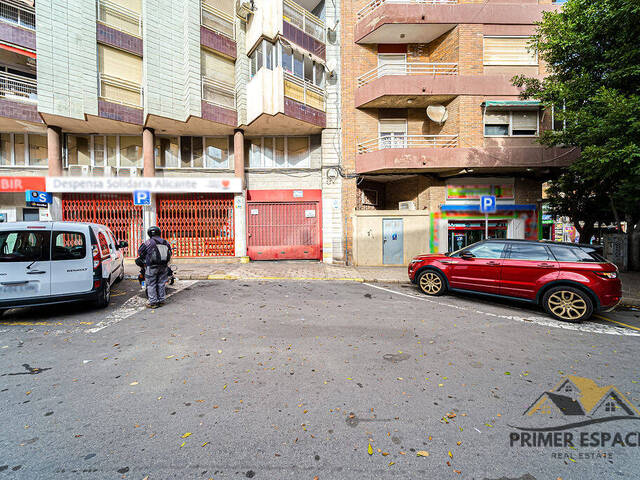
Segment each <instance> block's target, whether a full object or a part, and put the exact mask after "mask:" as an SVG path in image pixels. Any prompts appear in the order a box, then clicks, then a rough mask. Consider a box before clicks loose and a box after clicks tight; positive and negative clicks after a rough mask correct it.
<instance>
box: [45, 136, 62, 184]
mask: <svg viewBox="0 0 640 480" xmlns="http://www.w3.org/2000/svg"><path fill="white" fill-rule="evenodd" d="M47 150H48V156H49V172H48V174H49V176H50V177H61V176H62V129H61V128H60V127H47Z"/></svg>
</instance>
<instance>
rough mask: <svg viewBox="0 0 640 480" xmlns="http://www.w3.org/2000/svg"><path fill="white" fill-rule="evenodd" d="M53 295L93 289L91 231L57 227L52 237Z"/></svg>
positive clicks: (64, 225)
mask: <svg viewBox="0 0 640 480" xmlns="http://www.w3.org/2000/svg"><path fill="white" fill-rule="evenodd" d="M51 273H52V276H51V278H52V280H51V294H52V295H70V294H74V293H82V292H88V291H89V290H91V289H92V288H93V257H92V255H91V240H90V239H89V227H88V226H84V225H75V226H71V225H68V224H64V223H57V224H54V226H53V232H52V234H51Z"/></svg>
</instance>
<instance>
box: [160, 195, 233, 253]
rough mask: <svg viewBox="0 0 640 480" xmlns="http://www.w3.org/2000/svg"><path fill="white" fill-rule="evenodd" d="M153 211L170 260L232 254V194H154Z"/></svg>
mask: <svg viewBox="0 0 640 480" xmlns="http://www.w3.org/2000/svg"><path fill="white" fill-rule="evenodd" d="M157 210H158V226H159V227H160V230H162V235H163V236H164V238H166V239H167V240H168V241H169V243H171V247H172V249H173V256H174V257H176V258H180V257H182V258H184V257H223V256H231V257H232V256H234V255H235V240H234V238H235V237H234V226H233V195H226V194H175V195H158V198H157Z"/></svg>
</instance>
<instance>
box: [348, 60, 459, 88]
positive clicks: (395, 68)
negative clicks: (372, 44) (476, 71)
mask: <svg viewBox="0 0 640 480" xmlns="http://www.w3.org/2000/svg"><path fill="white" fill-rule="evenodd" d="M457 74H458V64H457V63H423V62H405V63H394V64H387V65H379V66H377V67H376V68H374V69H372V70H369V71H368V72H367V73H365V74H364V75H361V76H359V77H358V87H362V86H364V85H366V84H368V83H369V82H372V81H373V80H375V79H377V78H380V77H385V76H387V75H402V76H404V75H430V76H436V75H457Z"/></svg>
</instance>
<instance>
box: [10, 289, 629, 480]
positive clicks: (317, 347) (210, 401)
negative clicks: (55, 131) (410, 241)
mask: <svg viewBox="0 0 640 480" xmlns="http://www.w3.org/2000/svg"><path fill="white" fill-rule="evenodd" d="M114 293H115V296H114V301H113V303H112V305H110V306H109V307H108V308H107V309H105V310H101V311H97V310H92V309H90V308H88V307H87V306H83V305H77V306H64V307H56V308H40V309H25V310H13V311H10V312H8V313H7V314H5V315H4V316H3V317H1V318H0V376H1V377H2V382H1V383H0V412H1V414H0V415H1V416H2V417H1V418H2V422H1V424H2V426H3V435H2V436H1V437H0V478H1V477H3V476H4V477H7V478H21V479H29V480H32V479H58V478H59V479H67V478H73V479H76V478H77V479H103V478H104V479H108V478H114V479H115V478H131V479H144V478H147V479H148V480H154V479H173V478H176V479H187V478H188V479H192V478H193V479H199V478H202V479H209V478H214V479H227V478H256V479H259V478H265V479H278V480H280V479H296V480H299V479H314V478H316V477H317V478H318V479H319V480H320V479H323V480H324V479H365V478H366V479H369V478H371V479H386V478H393V479H405V478H406V479H422V478H437V479H447V478H464V479H467V478H477V479H485V478H486V479H499V478H500V479H502V478H508V479H523V480H531V479H537V480H542V479H557V478H562V479H565V480H566V479H575V478H580V479H592V478H593V479H602V478H607V479H609V478H622V479H630V478H638V465H639V464H640V463H639V459H640V448H638V447H634V446H624V447H623V446H620V445H619V444H618V445H610V444H605V445H603V446H596V447H582V446H579V445H576V447H575V448H570V447H564V446H556V447H535V446H526V445H525V446H521V445H520V443H518V442H517V441H514V442H515V444H514V445H511V443H512V440H513V439H514V437H513V436H514V435H515V434H519V435H521V434H522V432H524V430H518V429H517V428H516V427H521V428H525V427H526V428H533V427H535V428H548V427H550V426H561V425H564V424H567V423H575V422H579V421H583V420H585V419H587V420H588V419H589V418H590V417H589V416H588V415H587V416H585V415H577V414H576V415H574V416H571V417H570V416H568V415H565V414H563V413H562V412H560V411H551V413H550V414H543V413H538V414H535V415H523V414H524V413H525V411H527V410H528V409H529V407H530V406H531V405H533V404H535V403H536V401H537V400H539V399H540V398H541V396H543V395H544V393H545V392H548V391H551V390H553V389H554V388H555V387H556V386H557V385H558V384H559V382H561V380H562V379H563V378H565V377H567V376H571V375H573V376H576V377H586V378H589V379H591V380H592V381H593V382H595V383H594V384H593V385H594V386H595V385H597V386H599V387H604V386H608V385H613V386H615V387H617V390H615V392H617V394H619V395H618V398H619V399H621V401H622V402H623V403H624V404H625V405H631V407H628V408H630V409H631V410H630V411H631V412H632V414H633V415H632V416H633V417H640V413H638V414H636V412H637V406H638V405H640V383H638V382H640V372H639V371H638V367H637V365H638V362H637V352H638V348H637V345H638V342H639V341H640V337H639V336H640V331H636V330H634V329H632V328H629V327H626V326H623V325H619V324H615V323H612V322H610V321H608V320H600V319H594V321H592V322H585V323H584V324H582V325H579V326H574V325H567V324H561V323H560V322H555V321H553V320H551V319H549V318H548V317H546V316H545V315H544V314H542V313H541V312H539V311H538V310H536V309H531V308H528V307H523V306H521V305H516V304H512V303H496V302H493V301H486V300H484V299H479V298H476V297H470V296H466V297H463V296H445V297H439V298H436V299H433V298H426V297H424V296H422V295H420V294H419V293H418V292H417V291H416V290H415V289H414V288H413V287H411V286H403V285H367V284H360V283H338V282H309V283H304V282H284V281H283V282H277V281H276V282H243V281H220V282H216V281H209V282H179V284H178V285H177V289H176V290H173V291H172V296H171V297H170V299H169V301H168V303H167V305H166V306H164V307H162V308H160V309H158V310H155V311H150V310H146V309H145V308H144V300H143V299H142V298H140V297H139V296H138V294H139V291H138V289H137V283H136V282H134V281H125V282H123V283H122V284H121V285H120V286H118V288H117V289H116V290H115V292H114ZM637 315H638V312H637V311H632V310H630V311H625V312H620V313H616V314H613V315H608V314H607V315H606V316H607V317H608V318H610V319H614V320H617V321H619V323H625V324H627V325H630V326H633V325H635V324H637V323H638V317H637ZM633 322H636V323H635V324H634V323H633ZM570 378H571V377H570ZM572 378H574V379H575V377H572ZM578 384H579V385H580V386H582V387H584V386H585V385H587V386H588V385H591V384H589V383H588V381H583V380H581V381H579V382H578ZM598 391H601V392H605V391H606V392H609V390H598V389H597V388H595V387H594V389H592V390H590V391H588V392H587V391H586V390H585V391H583V392H582V393H583V394H584V396H585V397H586V396H589V395H591V396H593V394H594V392H598ZM603 398H604V397H603ZM582 404H583V405H586V403H585V402H582ZM594 408H595V407H594ZM603 408H604V407H603ZM617 408H620V407H617ZM574 413H575V412H574ZM592 416H593V415H592ZM639 430H640V424H637V422H635V421H634V420H633V419H624V420H617V421H611V422H603V423H600V424H593V425H587V426H582V427H575V428H573V427H572V428H571V429H567V430H563V431H562V432H563V435H564V434H566V433H567V432H571V433H572V434H573V435H574V438H577V437H579V435H580V433H581V432H587V433H588V434H591V433H595V434H598V435H600V434H601V433H602V432H604V433H607V432H608V433H611V434H614V435H615V433H623V434H625V435H626V433H628V432H636V431H639ZM598 438H602V437H601V435H600V437H598ZM634 438H635V441H636V442H637V440H638V439H637V438H636V437H633V436H632V437H630V440H629V438H628V439H627V440H628V443H630V444H631V443H633V440H634ZM609 443H611V442H609ZM369 446H371V449H369ZM418 452H421V453H420V456H419V455H418ZM370 453H371V454H370ZM603 453H604V454H605V455H606V456H602V454H603Z"/></svg>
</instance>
